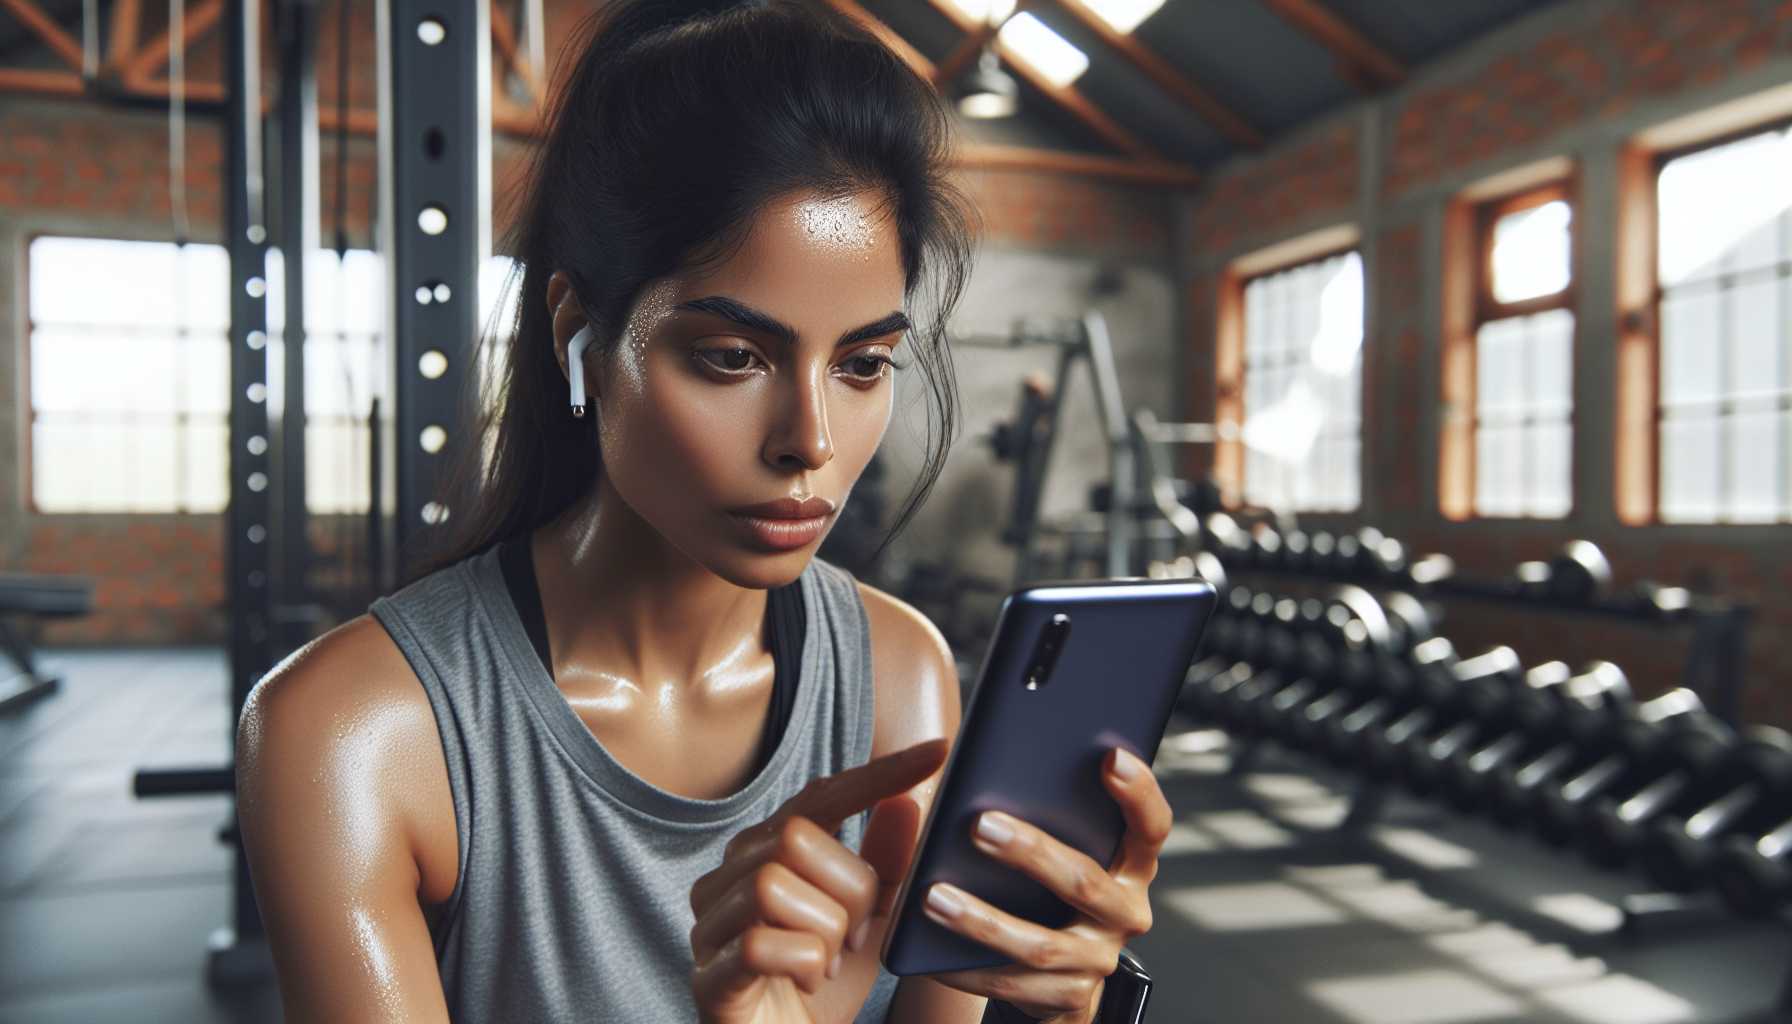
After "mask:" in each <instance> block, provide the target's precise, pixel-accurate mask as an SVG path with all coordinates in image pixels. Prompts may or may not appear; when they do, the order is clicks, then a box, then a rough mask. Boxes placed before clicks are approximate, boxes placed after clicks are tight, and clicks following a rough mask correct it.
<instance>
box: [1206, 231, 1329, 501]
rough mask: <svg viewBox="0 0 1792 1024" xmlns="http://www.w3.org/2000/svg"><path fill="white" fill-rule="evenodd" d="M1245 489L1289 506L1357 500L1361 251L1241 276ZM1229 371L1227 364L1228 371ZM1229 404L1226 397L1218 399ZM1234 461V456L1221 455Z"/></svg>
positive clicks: (1253, 497) (1238, 411)
mask: <svg viewBox="0 0 1792 1024" xmlns="http://www.w3.org/2000/svg"><path fill="white" fill-rule="evenodd" d="M1240 305H1241V311H1242V317H1243V332H1242V333H1243V339H1242V341H1243V343H1242V362H1241V364H1240V365H1239V369H1238V374H1239V375H1240V376H1241V378H1242V388H1241V389H1239V390H1241V391H1242V395H1243V406H1242V408H1236V407H1233V408H1231V409H1229V410H1224V409H1223V410H1222V413H1221V417H1220V418H1222V419H1224V418H1228V417H1227V415H1226V411H1230V413H1231V415H1232V417H1236V418H1238V419H1242V421H1243V423H1244V426H1243V429H1242V431H1241V432H1240V433H1241V437H1242V441H1243V457H1242V462H1243V467H1242V468H1243V494H1244V499H1245V500H1246V501H1247V502H1249V503H1251V504H1254V505H1261V506H1264V507H1266V508H1273V509H1277V510H1285V511H1311V512H1342V511H1349V510H1352V509H1355V508H1356V507H1357V506H1358V505H1359V504H1360V502H1361V492H1362V486H1361V450H1362V426H1361V425H1362V379H1363V373H1362V343H1363V262H1362V258H1361V256H1359V255H1358V254H1357V253H1356V252H1355V251H1350V252H1344V253H1338V254H1336V255H1332V256H1327V257H1322V258H1320V259H1315V260H1311V261H1309V262H1305V263H1301V264H1299V265H1297V266H1293V267H1288V268H1286V269H1282V270H1277V271H1274V272H1270V273H1265V274H1262V275H1260V276H1257V277H1254V278H1250V279H1248V280H1246V281H1244V283H1243V288H1242V302H1241V304H1240ZM1222 376H1227V374H1222ZM1222 405H1224V403H1222ZM1216 462H1218V463H1219V464H1222V465H1223V464H1228V463H1230V464H1233V465H1236V464H1237V457H1236V456H1232V457H1230V458H1222V459H1218V460H1216Z"/></svg>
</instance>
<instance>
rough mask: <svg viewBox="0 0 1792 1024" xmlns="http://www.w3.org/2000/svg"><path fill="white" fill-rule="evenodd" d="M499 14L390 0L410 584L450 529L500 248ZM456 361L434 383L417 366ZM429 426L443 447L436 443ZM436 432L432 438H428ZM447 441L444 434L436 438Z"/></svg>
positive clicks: (398, 486)
mask: <svg viewBox="0 0 1792 1024" xmlns="http://www.w3.org/2000/svg"><path fill="white" fill-rule="evenodd" d="M490 14H491V11H490V6H489V5H488V4H485V3H481V2H477V0H452V2H442V0H433V2H430V3H423V2H420V0H380V2H379V7H378V15H377V24H378V26H379V104H380V108H379V109H380V115H379V132H380V146H379V151H380V209H381V211H382V213H383V216H382V217H381V222H380V248H381V250H382V251H383V252H384V253H385V254H386V257H387V264H386V265H387V273H388V278H387V280H388V283H389V286H390V287H391V289H392V291H391V301H390V302H389V303H388V309H389V311H388V314H387V316H388V326H389V335H388V336H389V338H390V341H391V353H392V362H391V364H390V366H391V371H392V372H391V373H390V374H389V375H388V390H389V394H390V398H391V405H390V408H391V409H392V410H393V412H392V419H391V421H390V425H389V426H387V425H386V424H382V429H383V430H389V434H388V435H387V436H388V437H389V438H390V441H391V443H390V444H385V445H382V448H383V450H384V451H385V453H386V456H385V461H386V462H387V463H388V464H389V467H390V470H391V472H390V475H389V476H388V477H387V478H388V479H391V480H392V482H393V485H394V486H393V492H392V497H393V499H394V500H393V502H392V504H391V505H390V506H387V505H386V504H385V503H384V502H383V501H382V502H381V503H380V507H381V508H387V507H389V508H390V509H391V517H390V522H389V523H381V524H380V529H381V531H382V532H383V533H389V534H390V536H391V539H392V543H391V544H390V545H384V544H382V545H381V547H382V549H383V550H389V551H391V552H392V557H391V566H390V574H388V569H387V567H385V566H380V567H376V571H375V580H376V585H379V584H381V583H385V582H388V581H390V582H397V581H402V580H403V579H404V578H405V577H407V576H408V575H409V574H410V573H411V572H413V571H415V570H416V569H417V568H418V567H419V565H420V564H421V561H422V559H423V558H424V557H425V556H426V555H427V554H428V553H429V550H430V549H431V548H432V547H433V546H434V545H435V544H436V543H437V542H438V541H439V538H440V535H442V534H443V533H444V532H445V528H444V523H445V522H446V521H447V518H448V516H449V515H450V514H451V513H452V511H453V509H452V508H451V507H450V503H449V502H448V501H447V496H446V494H445V493H444V488H445V486H446V484H447V483H448V479H447V470H448V467H449V466H451V465H452V464H453V461H452V460H453V459H454V457H455V456H456V455H457V454H458V453H459V452H460V450H461V449H462V447H463V446H464V445H467V444H469V443H470V442H471V440H472V438H471V434H472V432H471V431H470V430H469V429H467V428H466V425H467V424H468V423H470V422H471V416H470V412H471V409H470V406H469V405H468V398H469V396H468V395H467V390H466V387H465V384H466V382H467V381H468V380H469V379H470V376H471V375H470V372H469V371H470V369H471V366H470V364H471V362H472V357H473V353H474V349H475V341H476V339H477V337H478V332H479V268H480V265H481V263H483V262H484V259H485V255H486V253H487V252H489V251H490V249H491V214H490V205H491V204H490V196H491V127H490V126H491V41H490V31H491V25H490ZM432 351H434V352H439V353H441V354H442V355H443V356H445V357H446V360H447V368H446V370H445V372H443V373H441V374H440V375H438V376H436V377H433V378H432V377H427V376H425V375H424V373H423V372H422V369H421V366H420V360H421V359H422V357H423V356H424V355H425V354H426V353H429V352H432ZM428 427H439V428H441V429H442V430H444V431H446V436H447V441H446V443H445V444H442V445H440V446H439V447H438V448H437V449H436V450H435V451H429V450H427V449H426V447H425V444H424V441H423V436H424V430H425V429H426V428H428ZM431 433H432V434H435V432H434V431H432V432H431ZM436 436H438V437H439V436H440V435H436Z"/></svg>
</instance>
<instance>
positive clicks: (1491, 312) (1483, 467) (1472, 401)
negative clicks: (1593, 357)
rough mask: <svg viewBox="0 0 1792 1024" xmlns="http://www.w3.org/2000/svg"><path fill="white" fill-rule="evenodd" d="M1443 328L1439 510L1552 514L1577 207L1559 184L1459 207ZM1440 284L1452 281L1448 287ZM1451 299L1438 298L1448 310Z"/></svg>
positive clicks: (1569, 379) (1562, 478)
mask: <svg viewBox="0 0 1792 1024" xmlns="http://www.w3.org/2000/svg"><path fill="white" fill-rule="evenodd" d="M1458 219H1459V221H1460V222H1461V224H1460V226H1458V227H1456V228H1455V229H1454V230H1455V231H1457V232H1459V233H1461V234H1464V235H1468V236H1472V244H1471V245H1468V246H1461V245H1458V246H1452V247H1451V248H1452V253H1451V256H1452V257H1453V259H1454V260H1457V261H1464V260H1466V261H1468V262H1469V263H1470V264H1471V265H1470V266H1469V267H1468V268H1467V274H1466V275H1465V274H1464V273H1463V269H1464V268H1462V267H1461V266H1458V267H1454V268H1447V273H1448V272H1449V271H1451V270H1453V271H1454V272H1455V275H1456V277H1457V279H1458V280H1461V281H1463V282H1464V284H1463V288H1462V291H1463V292H1464V293H1465V294H1463V295H1461V296H1460V297H1459V302H1458V305H1460V306H1461V307H1462V308H1463V309H1464V313H1463V314H1462V315H1459V316H1456V317H1447V319H1450V320H1452V321H1453V322H1454V323H1456V324H1458V325H1459V326H1457V327H1456V328H1455V329H1453V330H1452V329H1448V328H1447V329H1446V331H1445V335H1446V336H1445V342H1444V344H1445V352H1444V367H1445V369H1444V392H1445V393H1444V401H1445V411H1446V415H1445V436H1444V443H1443V447H1442V458H1443V463H1444V465H1443V466H1442V471H1441V473H1440V479H1441V481H1442V485H1443V491H1444V493H1443V505H1444V511H1445V514H1446V515H1449V516H1450V517H1451V518H1458V519H1461V518H1467V517H1468V516H1469V515H1471V514H1472V515H1476V516H1487V517H1495V516H1498V517H1527V518H1558V517H1561V516H1565V515H1567V514H1568V512H1569V510H1570V509H1571V508H1572V507H1573V504H1574V488H1573V477H1572V471H1573V452H1572V449H1573V437H1574V429H1573V424H1574V399H1573V382H1574V313H1573V311H1572V310H1573V307H1572V302H1573V293H1574V288H1573V283H1574V274H1573V266H1574V230H1573V228H1574V223H1573V222H1574V209H1573V206H1572V205H1571V204H1570V202H1569V198H1568V190H1567V187H1566V186H1565V185H1562V184H1552V185H1547V186H1543V187H1540V188H1534V189H1530V190H1528V191H1525V192H1523V193H1520V194H1518V195H1514V196H1508V197H1504V198H1501V199H1496V200H1492V201H1488V202H1481V203H1474V204H1471V205H1467V206H1466V207H1465V208H1463V209H1462V210H1461V212H1460V214H1459V218H1458ZM1446 287H1448V285H1447V286H1446ZM1450 301H1451V298H1450V297H1449V296H1448V295H1447V296H1446V305H1447V306H1448V305H1449V304H1450Z"/></svg>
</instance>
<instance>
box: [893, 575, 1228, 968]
mask: <svg viewBox="0 0 1792 1024" xmlns="http://www.w3.org/2000/svg"><path fill="white" fill-rule="evenodd" d="M1213 606H1214V591H1213V587H1212V586H1211V585H1209V584H1207V583H1205V582H1203V581H1201V580H1196V579H1178V580H1144V579H1119V580H1075V581H1068V582H1063V583H1040V584H1035V585H1032V586H1029V587H1026V588H1024V589H1022V590H1019V591H1016V592H1015V593H1013V594H1010V595H1009V596H1008V598H1007V599H1006V600H1005V601H1004V602H1003V604H1002V610H1001V614H1000V616H999V618H998V619H997V622H996V633H995V639H994V640H993V641H992V642H991V644H990V649H989V652H988V654H987V655H986V656H985V658H984V662H983V667H982V670H981V671H980V672H978V675H977V683H976V686H975V688H974V689H973V691H972V693H971V697H970V701H969V704H968V706H967V707H966V709H965V716H964V721H963V724H962V725H961V726H960V729H959V736H958V740H957V743H956V745H955V746H954V747H953V750H952V756H951V758H950V759H949V760H948V761H947V763H946V768H945V774H944V776H943V778H942V780H941V784H940V789H939V792H938V793H937V794H936V796H935V798H934V801H933V806H932V809H931V810H930V811H929V813H928V818H927V823H926V825H925V826H924V827H923V831H922V836H921V843H920V847H919V851H918V852H917V854H916V857H915V862H914V864H913V866H912V867H911V869H910V871H909V876H908V878H907V879H906V880H905V882H904V884H903V887H902V890H901V893H900V895H899V897H898V903H897V907H896V911H895V921H894V922H893V923H892V924H891V926H890V931H889V933H888V934H887V935H886V936H885V939H884V947H883V962H884V966H885V967H886V968H887V969H888V970H889V971H890V973H892V974H899V975H905V974H932V973H936V972H939V971H954V970H970V969H974V968H979V967H994V966H1000V965H1003V964H1007V963H1010V962H1012V961H1011V960H1010V959H1009V958H1008V957H1006V956H1004V955H1002V954H1000V953H997V952H995V951H994V950H992V949H990V948H989V947H987V946H984V945H982V944H981V943H978V942H975V941H972V940H970V939H967V938H964V937H962V936H960V935H958V934H957V933H956V932H952V931H949V930H947V929H945V928H943V927H941V926H939V925H937V924H935V923H934V922H933V921H932V920H931V919H929V918H928V917H926V916H925V915H924V914H923V913H922V911H921V901H922V900H923V899H924V898H925V897H926V895H927V890H928V888H929V887H930V886H931V885H932V884H933V883H935V882H950V883H951V884H953V885H956V886H958V887H959V888H961V889H964V890H966V891H968V892H971V893H974V894H976V895H977V896H979V897H981V898H982V899H984V900H986V901H988V902H989V903H991V904H994V905H995V906H997V907H1000V908H1001V909H1003V910H1006V911H1008V912H1009V913H1011V914H1014V915H1016V916H1018V917H1023V918H1026V919H1028V920H1031V921H1035V922H1037V923H1039V924H1042V925H1044V926H1046V927H1048V928H1061V927H1063V926H1065V925H1067V924H1069V923H1070V921H1071V920H1072V918H1073V917H1074V911H1073V910H1072V908H1071V907H1070V906H1069V905H1068V904H1066V903H1064V902H1063V901H1062V900H1060V899H1059V898H1058V897H1057V896H1056V895H1054V894H1053V893H1052V892H1051V891H1050V890H1048V889H1046V888H1045V887H1044V886H1043V885H1041V884H1039V883H1038V882H1035V881H1033V880H1032V879H1031V878H1029V877H1027V876H1026V875H1023V874H1021V873H1020V872H1019V871H1018V870H1015V869H1013V868H1010V867H1008V866H1007V865H1005V864H1002V863H1000V862H998V861H996V860H995V859H993V858H991V857H990V856H989V855H988V854H985V853H984V852H982V851H981V850H979V849H977V848H976V847H975V846H973V845H972V843H971V832H972V829H973V828H974V827H975V825H976V820H977V816H978V815H979V814H981V813H983V812H984V811H986V810H1001V811H1005V812H1007V813H1009V814H1012V815H1014V816H1015V817H1017V818H1020V819H1021V820H1023V821H1028V822H1031V823H1032V824H1034V825H1037V826H1039V827H1040V828H1042V829H1044V830H1045V831H1046V832H1049V833H1051V834H1052V835H1053V836H1056V837H1057V838H1058V839H1059V840H1060V841H1062V842H1064V843H1065V844H1066V845H1069V846H1071V847H1073V848H1075V849H1078V850H1081V851H1082V852H1083V853H1086V854H1088V855H1089V856H1090V857H1092V858H1094V859H1095V861H1096V862H1097V863H1099V864H1101V865H1102V866H1103V867H1107V866H1109V865H1111V864H1112V863H1113V860H1114V856H1115V854H1116V853H1117V852H1118V851H1119V845H1120V840H1121V836H1122V834H1123V832H1124V830H1125V822H1124V820H1123V818H1122V816H1121V813H1120V805H1119V804H1117V803H1115V802H1114V798H1113V797H1112V796H1111V795H1109V793H1108V791H1107V790H1106V789H1105V788H1103V787H1102V784H1101V778H1100V774H1101V765H1102V760H1103V758H1104V757H1106V755H1107V752H1108V750H1109V749H1110V748H1112V747H1116V746H1120V747H1125V748H1126V749H1128V750H1130V751H1131V752H1133V753H1134V754H1137V755H1138V756H1139V757H1140V758H1141V759H1143V760H1144V761H1145V763H1146V764H1150V763H1151V762H1152V760H1153V759H1154V758H1155V757H1156V755H1157V746H1158V743H1159V742H1160V741H1161V740H1162V739H1163V733H1164V728H1165V726H1166V725H1167V724H1168V723H1169V718H1170V712H1171V709H1172V708H1173V707H1174V705H1175V700H1176V695H1177V693H1178V691H1180V689H1181V687H1182V680H1183V677H1184V675H1185V674H1186V672H1187V671H1188V666H1189V664H1190V662H1192V661H1193V660H1194V655H1195V650H1196V647H1197V646H1198V645H1199V643H1200V639H1201V632H1202V630H1203V629H1204V628H1205V627H1206V624H1207V617H1208V615H1209V613H1210V612H1212V610H1213ZM1060 614H1062V615H1066V616H1068V617H1069V620H1070V629H1069V633H1068V635H1067V636H1066V637H1065V639H1064V642H1063V646H1062V649H1061V653H1060V654H1059V655H1058V660H1057V664H1056V667H1055V668H1054V670H1053V671H1052V673H1051V675H1050V677H1049V678H1048V679H1047V681H1046V682H1045V684H1044V685H1042V686H1040V687H1039V688H1037V689H1032V690H1029V689H1028V688H1027V685H1026V676H1027V673H1028V669H1029V667H1030V666H1031V664H1032V661H1033V657H1034V653H1035V649H1036V647H1037V645H1038V643H1039V640H1040V636H1041V634H1042V633H1043V632H1044V630H1045V629H1046V626H1047V624H1048V623H1050V622H1051V621H1052V617H1053V616H1055V615H1060Z"/></svg>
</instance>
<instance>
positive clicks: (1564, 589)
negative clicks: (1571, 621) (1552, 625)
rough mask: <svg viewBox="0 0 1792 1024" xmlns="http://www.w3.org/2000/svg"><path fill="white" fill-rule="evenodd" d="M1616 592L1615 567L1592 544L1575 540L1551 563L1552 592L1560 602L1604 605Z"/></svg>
mask: <svg viewBox="0 0 1792 1024" xmlns="http://www.w3.org/2000/svg"><path fill="white" fill-rule="evenodd" d="M1611 589H1612V565H1611V562H1609V561H1607V560H1606V557H1605V552H1603V551H1601V550H1599V546H1598V545H1597V544H1594V543H1593V542H1592V541H1590V540H1571V541H1569V542H1568V543H1566V544H1564V545H1562V550H1561V552H1560V553H1559V554H1557V555H1556V556H1555V557H1554V558H1552V559H1550V560H1549V590H1550V594H1551V596H1553V597H1554V598H1555V599H1556V600H1558V601H1568V602H1573V603H1576V604H1584V603H1588V602H1592V601H1603V600H1605V599H1606V598H1607V597H1609V596H1610V594H1611Z"/></svg>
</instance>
